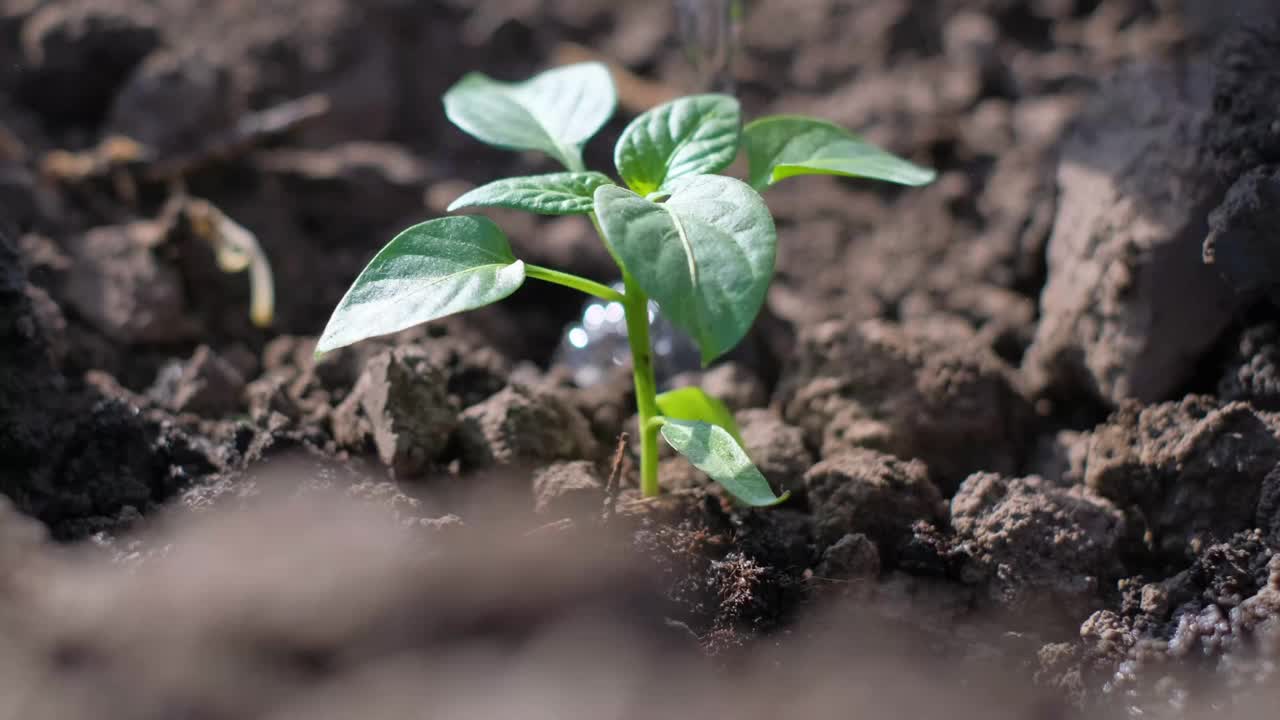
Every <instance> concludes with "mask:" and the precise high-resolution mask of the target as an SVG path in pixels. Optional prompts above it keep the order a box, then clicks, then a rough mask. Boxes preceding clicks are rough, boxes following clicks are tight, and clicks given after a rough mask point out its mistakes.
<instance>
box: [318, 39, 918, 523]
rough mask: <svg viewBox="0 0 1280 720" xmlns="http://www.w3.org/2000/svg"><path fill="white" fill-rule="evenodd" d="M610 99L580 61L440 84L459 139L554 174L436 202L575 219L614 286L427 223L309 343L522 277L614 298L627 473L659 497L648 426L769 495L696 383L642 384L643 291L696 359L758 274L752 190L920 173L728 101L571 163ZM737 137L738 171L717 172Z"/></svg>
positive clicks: (823, 132)
mask: <svg viewBox="0 0 1280 720" xmlns="http://www.w3.org/2000/svg"><path fill="white" fill-rule="evenodd" d="M615 104H616V93H615V90H614V86H613V81H612V79H611V78H610V76H609V72H608V70H606V69H605V67H604V66H602V65H600V64H597V63H583V64H578V65H570V66H566V67H561V68H557V69H554V70H549V71H547V72H544V73H542V74H540V75H538V76H536V77H534V78H532V79H530V80H528V81H526V82H522V83H515V84H510V83H503V82H498V81H495V80H493V79H491V78H488V77H486V76H484V75H480V74H470V75H467V76H466V77H464V78H463V79H462V80H461V81H460V82H458V83H457V84H456V85H454V86H453V87H452V88H451V89H450V90H449V91H448V92H447V93H446V94H445V96H444V107H445V113H446V115H447V116H448V117H449V119H450V120H451V121H452V122H453V123H454V124H455V125H457V126H458V127H459V128H461V129H462V130H464V131H465V132H467V133H468V134H470V135H471V136H473V137H475V138H477V139H479V140H481V141H483V142H486V143H488V144H490V145H495V146H498V147H501V148H506V149H510V150H521V151H530V150H534V151H541V152H543V153H545V154H547V155H550V156H551V157H552V158H554V159H555V160H557V161H559V163H560V164H561V165H563V166H564V168H565V170H566V172H557V173H551V174H547V175H534V176H529V177H516V178H508V179H505V180H498V181H496V182H493V183H490V184H488V185H484V186H482V187H479V188H476V189H475V190H472V191H471V192H468V193H466V194H465V195H463V196H462V197H460V198H458V199H457V201H455V202H454V203H453V204H452V205H451V206H450V207H449V210H450V211H451V212H452V211H454V210H458V209H461V208H481V207H504V208H514V209H517V210H525V211H528V212H533V213H540V214H544V215H573V214H578V215H586V216H587V217H588V218H590V220H591V222H592V224H593V225H594V226H595V228H596V231H597V232H598V233H599V235H600V238H601V240H602V241H603V243H604V246H605V248H606V249H607V250H608V251H609V253H610V254H611V255H612V256H613V259H614V261H615V262H616V263H617V265H618V269H619V270H620V271H621V274H622V280H623V292H618V291H616V290H614V289H613V288H611V287H609V286H608V285H605V284H602V283H600V282H597V281H595V280H590V279H587V278H584V277H579V276H576V275H571V274H569V273H565V272H561V271H559V270H554V269H551V268H545V267H540V266H537V265H533V264H530V263H525V262H523V261H521V260H519V259H517V258H516V257H515V256H514V255H513V254H512V251H511V246H510V244H509V243H508V242H507V237H506V236H505V235H504V234H503V233H502V230H500V229H499V228H498V226H497V225H495V224H494V223H493V222H492V221H491V220H489V219H487V218H485V217H482V216H475V215H463V216H452V217H445V218H439V219H436V220H429V221H427V222H424V223H422V224H419V225H415V226H413V227H411V228H409V229H407V230H405V231H404V232H402V233H400V234H399V235H397V236H396V237H395V238H394V239H393V240H392V241H391V242H390V243H389V244H388V245H387V246H386V247H385V248H383V249H382V251H381V252H379V253H378V254H377V255H376V256H375V257H374V258H373V260H372V261H371V262H370V263H369V265H368V267H366V268H365V269H364V271H363V272H362V273H360V276H359V277H357V278H356V280H355V283H354V284H353V285H352V286H351V289H350V290H348V291H347V294H346V297H344V298H343V299H342V302H341V303H339V305H338V308H337V310H335V311H334V313H333V317H331V318H330V319H329V324H328V326H327V327H326V328H325V330H324V334H323V335H322V336H321V337H320V341H319V344H318V346H317V352H318V353H323V352H327V351H329V350H333V349H335V348H339V347H342V346H344V345H349V344H351V343H354V342H356V341H359V340H363V339H365V338H370V337H374V336H378V335H385V334H388V333H393V332H397V331H400V330H404V329H406V328H409V327H411V326H414V325H417V324H419V323H423V322H426V321H429V320H434V319H436V318H440V317H444V316H446V315H450V314H452V313H457V312H462V311H464V310H471V309H474V308H478V307H481V306H483V305H488V304H489V303H493V302H496V301H498V300H501V299H503V298H505V297H507V296H508V295H510V294H511V293H513V292H515V290H516V289H517V288H518V287H520V285H521V284H522V283H523V282H524V281H525V279H526V278H535V279H537V280H543V281H546V282H551V283H557V284H560V285H565V286H568V287H571V288H574V289H577V290H580V291H582V292H584V293H587V294H588V295H593V296H595V297H598V298H601V299H603V300H605V301H608V302H616V303H619V304H620V305H621V306H622V308H623V310H624V312H625V317H626V325H627V336H628V342H629V344H630V347H631V357H632V371H633V374H634V380H635V390H636V405H637V410H638V411H639V416H640V421H639V428H638V429H639V433H640V446H641V450H640V477H641V490H642V492H643V494H644V495H645V496H654V495H657V494H658V446H657V441H658V440H657V439H658V436H659V435H661V436H662V437H663V438H664V439H665V440H666V441H667V442H668V443H669V444H670V445H671V446H672V447H674V448H675V449H676V450H677V451H679V452H680V453H681V454H683V455H684V456H685V457H686V458H688V459H689V461H690V462H691V463H692V464H693V465H694V466H695V467H697V468H698V469H699V470H702V471H703V472H705V473H706V474H707V475H709V476H710V477H711V478H712V479H714V480H715V481H717V482H719V483H720V484H721V485H723V486H724V488H725V490H727V491H728V492H729V493H730V494H731V495H732V496H733V497H734V498H736V499H737V500H738V501H740V502H742V503H744V504H746V505H751V506H766V505H773V504H776V503H779V502H781V501H783V500H785V499H786V495H785V494H784V495H783V496H782V497H778V496H776V495H775V494H774V493H773V491H772V490H771V489H770V487H769V483H768V482H767V481H766V480H765V478H764V476H763V475H761V474H760V471H759V470H758V469H757V468H756V467H755V465H754V464H752V462H751V460H750V459H749V458H748V457H747V454H746V452H745V451H744V450H743V448H742V443H741V436H740V434H739V432H738V428H737V425H736V424H735V423H734V420H733V415H732V413H730V412H729V410H728V408H726V407H725V405H724V404H723V403H722V402H720V401H719V400H717V399H715V398H713V397H711V396H710V395H708V394H707V393H705V392H703V391H702V390H700V389H698V388H693V387H690V388H681V389H678V390H673V391H671V392H667V393H663V394H658V392H657V388H656V383H655V382H654V369H653V359H652V354H651V352H650V347H649V310H648V308H649V300H650V299H651V298H652V299H653V300H654V301H655V302H657V304H658V306H659V307H660V308H661V311H662V313H663V314H664V315H665V316H666V317H667V318H669V319H670V321H671V322H672V323H673V324H675V325H676V326H677V327H679V328H680V329H681V330H683V331H684V332H686V333H688V334H689V336H690V337H691V338H693V340H694V341H695V342H696V343H697V345H698V347H699V349H700V351H701V355H702V362H703V364H704V366H705V365H706V364H708V363H710V362H711V361H712V360H715V359H716V358H717V357H720V356H721V355H723V354H724V353H725V352H727V351H729V350H730V349H732V348H733V347H734V346H735V345H737V344H738V342H739V341H741V340H742V338H743V337H744V336H745V335H746V334H747V331H748V330H749V329H750V328H751V325H752V323H753V322H754V320H755V317H756V315H757V314H758V313H759V311H760V307H761V306H762V305H763V304H764V300H765V293H766V291H767V290H768V288H769V282H770V280H771V279H772V278H773V272H774V256H775V252H776V248H777V234H776V232H775V230H774V224H773V218H772V216H771V215H770V214H769V209H768V208H767V207H766V206H765V203H764V200H763V199H762V198H761V197H760V195H759V192H760V191H763V190H764V189H766V188H768V187H770V186H772V185H773V184H775V183H777V182H779V181H781V180H783V179H785V178H789V177H793V176H797V175H814V174H822V175H842V176H846V177H862V178H873V179H879V180H887V181H889V182H895V183H900V184H905V185H923V184H925V183H928V182H931V181H932V180H933V178H934V172H933V171H932V170H928V169H925V168H921V167H918V166H916V165H913V164H911V163H909V162H907V161H905V160H902V159H899V158H897V157H895V156H893V155H891V154H889V153H888V152H885V151H883V150H880V149H879V148H876V147H874V146H872V145H870V144H868V143H866V142H864V141H862V140H860V139H859V138H858V137H857V136H855V135H853V134H851V133H849V132H847V131H846V130H844V129H842V128H840V127H837V126H835V125H832V124H830V123H827V122H824V121H821V120H816V119H813V118H806V117H793V116H777V117H766V118H761V119H759V120H756V121H755V122H752V123H750V124H748V125H746V126H745V127H743V125H742V121H741V116H740V110H739V106H738V102H737V100H735V99H734V98H733V97H731V96H728V95H715V94H712V95H695V96H691V97H684V98H680V99H678V100H675V101H672V102H670V103H667V104H665V105H662V106H660V107H657V108H654V109H652V110H650V111H648V112H646V113H644V114H642V115H640V116H639V117H637V118H636V119H635V120H634V121H632V122H631V124H630V125H628V126H627V128H626V129H625V130H624V131H623V133H622V137H621V138H620V139H619V140H618V144H617V146H616V147H615V149H614V163H615V165H616V167H617V171H618V174H619V176H620V177H621V180H622V183H621V184H619V183H615V182H614V181H613V180H612V179H611V178H609V177H608V176H606V175H604V174H602V173H599V172H592V171H589V170H587V169H586V168H585V166H584V165H583V161H582V147H583V145H584V144H585V143H586V142H587V140H589V139H590V138H591V137H592V136H593V135H595V134H596V132H597V131H599V130H600V128H601V127H602V126H603V125H604V124H605V123H606V122H607V121H608V120H609V118H610V117H611V116H612V115H613V112H614V108H615ZM744 147H745V149H746V154H747V160H748V166H749V183H748V182H742V181H741V180H736V179H734V178H732V177H726V176H723V175H718V174H716V173H719V172H721V171H723V170H725V169H726V168H727V167H729V165H730V164H732V163H733V161H734V159H735V158H736V157H737V156H738V154H739V151H740V150H741V149H743V148H744Z"/></svg>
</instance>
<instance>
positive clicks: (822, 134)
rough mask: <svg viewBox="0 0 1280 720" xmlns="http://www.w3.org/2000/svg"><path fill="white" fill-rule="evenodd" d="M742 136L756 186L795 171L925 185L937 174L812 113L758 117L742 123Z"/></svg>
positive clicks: (797, 172) (793, 174) (777, 179)
mask: <svg viewBox="0 0 1280 720" xmlns="http://www.w3.org/2000/svg"><path fill="white" fill-rule="evenodd" d="M743 136H744V138H745V142H746V145H747V161H748V165H749V167H750V171H749V174H750V176H751V186H752V187H754V188H755V189H757V190H763V189H764V188H766V187H769V186H770V185H773V184H774V183H776V182H778V181H780V180H784V179H786V178H789V177H794V176H796V175H840V176H843V177H860V178H869V179H871V180H885V181H888V182H892V183H898V184H900V185H927V184H929V183H931V182H933V180H934V178H935V177H937V175H938V174H937V173H936V172H935V171H933V170H930V169H929V168H924V167H920V166H919V165H915V164H913V163H910V162H908V161H906V160H903V159H902V158H900V157H898V156H896V155H894V154H893V153H890V152H888V151H885V150H881V149H880V148H878V147H876V146H875V145H872V144H871V143H868V142H866V141H864V140H862V139H861V138H859V137H858V136H857V135H854V134H853V133H851V132H849V131H848V130H845V129H844V128H842V127H840V126H839V125H833V124H832V123H829V122H827V121H825V120H818V119H816V118H809V117H799V116H794V115H775V116H772V117H765V118H760V119H759V120H756V121H754V122H752V123H750V124H748V125H747V127H746V128H745V129H744V130H743Z"/></svg>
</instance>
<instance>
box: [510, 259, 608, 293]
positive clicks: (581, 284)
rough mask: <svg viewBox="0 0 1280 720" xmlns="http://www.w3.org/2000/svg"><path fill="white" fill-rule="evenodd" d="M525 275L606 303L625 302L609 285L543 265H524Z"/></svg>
mask: <svg viewBox="0 0 1280 720" xmlns="http://www.w3.org/2000/svg"><path fill="white" fill-rule="evenodd" d="M524 274H525V275H526V276H527V277H531V278H536V279H538V280H542V281H545V282H549V283H555V284H557V285H564V286H565V287H571V288H573V289H574V290H579V291H581V292H584V293H586V294H588V295H594V296H596V297H598V298H600V299H601V300H604V301H605V302H616V303H620V302H623V297H622V293H620V292H618V291H617V290H614V289H613V288H611V287H609V286H608V285H602V284H600V283H598V282H596V281H595V280H588V279H586V278H584V277H578V276H577V275H572V274H570V273H567V272H560V271H559V270H552V269H551V268H545V267H542V266H541V265H531V264H529V263H525V264H524Z"/></svg>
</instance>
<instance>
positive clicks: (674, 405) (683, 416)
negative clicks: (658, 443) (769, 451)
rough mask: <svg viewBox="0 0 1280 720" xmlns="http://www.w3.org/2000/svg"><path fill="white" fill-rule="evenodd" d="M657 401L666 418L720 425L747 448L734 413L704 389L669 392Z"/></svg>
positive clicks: (692, 388) (696, 388)
mask: <svg viewBox="0 0 1280 720" xmlns="http://www.w3.org/2000/svg"><path fill="white" fill-rule="evenodd" d="M657 400H658V410H659V412H661V413H662V414H663V415H664V416H665V417H668V418H675V419H677V420H701V421H702V422H705V423H711V424H712V425H718V426H720V427H722V428H724V429H725V430H728V431H729V434H730V435H732V436H733V439H734V440H737V441H738V444H739V445H741V446H743V447H744V448H745V447H746V446H747V444H746V443H745V442H743V441H742V430H740V429H739V428H738V421H737V420H735V419H734V418H733V412H732V411H731V410H729V407H728V406H727V405H725V404H724V403H723V402H721V401H720V399H719V398H715V397H712V396H710V395H708V394H707V393H706V392H704V391H703V389H702V388H700V387H682V388H676V389H675V390H668V391H667V392H664V393H662V394H661V395H659V396H658V398H657Z"/></svg>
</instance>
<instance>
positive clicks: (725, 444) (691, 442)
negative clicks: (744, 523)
mask: <svg viewBox="0 0 1280 720" xmlns="http://www.w3.org/2000/svg"><path fill="white" fill-rule="evenodd" d="M661 432H662V437H663V438H664V439H666V441H667V442H668V443H670V445H671V447H673V448H675V449H676V451H677V452H679V453H680V454H681V455H684V456H685V457H686V458H688V459H689V462H690V463H692V464H693V466H694V467H696V468H698V469H699V470H701V471H702V472H704V473H706V474H707V475H709V476H710V477H711V479H712V480H715V481H716V482H718V483H720V484H721V485H722V486H724V489H725V490H727V491H729V494H730V495H732V496H733V497H735V498H737V499H738V501H739V502H742V503H744V504H746V505H751V506H752V507H767V506H769V505H777V504H778V503H780V502H782V501H784V500H786V499H787V498H788V497H789V496H790V495H791V493H789V492H787V493H783V494H782V497H778V496H776V495H774V494H773V489H772V488H770V487H769V481H768V480H765V479H764V475H761V474H760V470H758V469H757V468H756V466H755V465H754V464H752V462H751V459H750V458H748V457H747V454H746V453H745V452H743V450H742V447H741V446H740V445H739V444H738V441H737V440H734V439H733V436H732V435H730V434H729V432H728V431H727V430H725V429H724V428H722V427H720V426H718V425H712V424H710V423H705V422H699V421H696V420H673V419H671V418H667V420H666V422H664V423H663V424H662V431H661Z"/></svg>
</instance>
